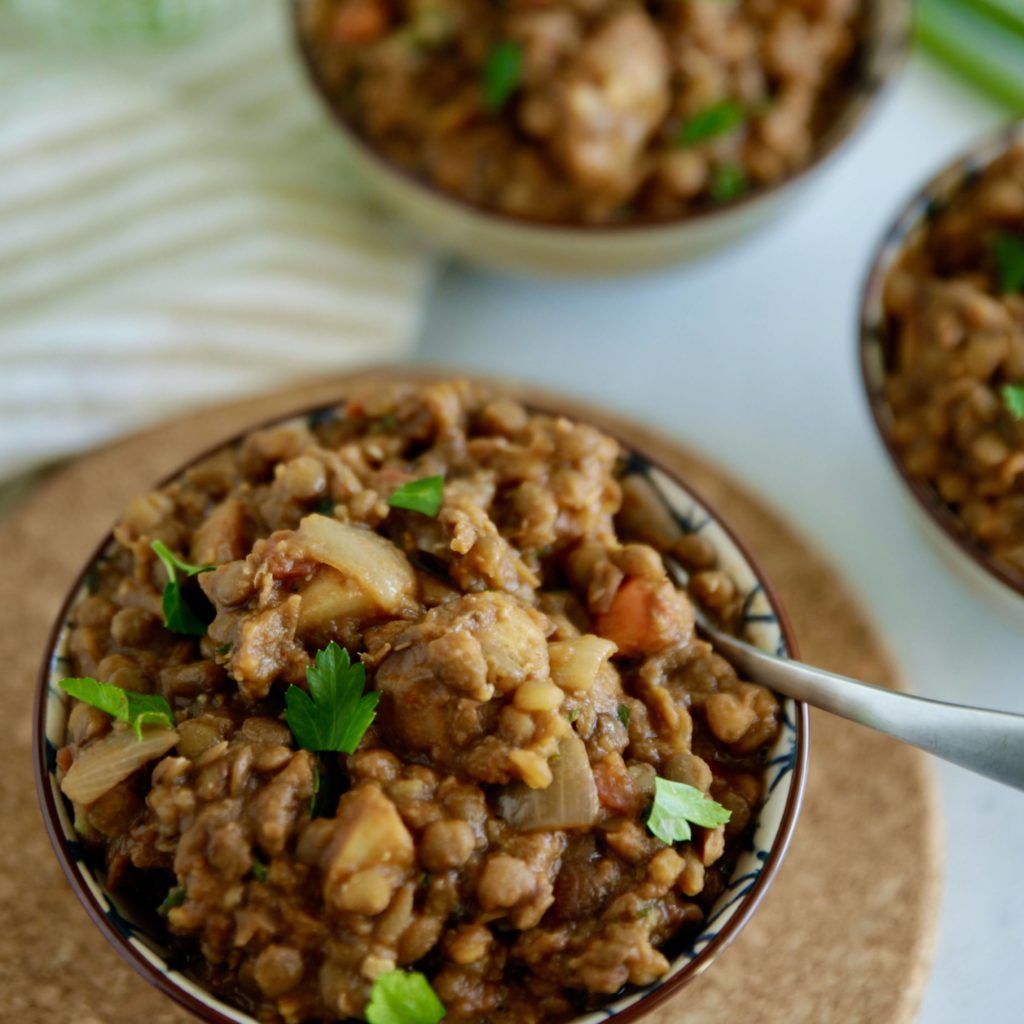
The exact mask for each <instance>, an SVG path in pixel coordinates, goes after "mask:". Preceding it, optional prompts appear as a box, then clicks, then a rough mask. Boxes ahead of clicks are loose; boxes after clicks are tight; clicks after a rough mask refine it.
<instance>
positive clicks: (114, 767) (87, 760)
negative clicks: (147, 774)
mask: <svg viewBox="0 0 1024 1024" xmlns="http://www.w3.org/2000/svg"><path fill="white" fill-rule="evenodd" d="M177 742H178V734H177V733H176V732H174V730H173V729H164V728H162V727H160V728H148V729H143V732H142V739H141V740H140V739H136V737H135V733H134V732H133V731H132V730H131V729H115V730H114V731H113V732H111V733H108V734H107V735H106V736H104V737H103V739H101V740H99V741H98V742H96V743H94V744H93V745H92V746H91V747H86V748H85V750H83V751H82V753H81V754H79V755H78V757H77V758H75V762H74V764H72V766H71V767H70V768H69V769H68V773H67V775H65V776H64V781H63V782H61V784H60V788H61V790H63V792H64V795H65V796H66V797H68V798H69V799H70V800H74V801H75V802H76V803H80V804H91V803H92V802H93V801H94V800H98V799H99V798H100V797H101V796H103V794H104V793H108V792H109V791H110V790H112V789H113V788H114V787H115V786H116V785H117V784H118V783H119V782H123V781H124V780H125V779H127V778H128V776H129V775H131V774H132V772H135V771H138V770H139V769H140V768H141V767H142V766H143V765H145V764H148V763H149V762H150V761H154V760H156V758H158V757H163V756H164V754H166V753H167V751H168V750H170V749H171V747H173V746H174V744H175V743H177Z"/></svg>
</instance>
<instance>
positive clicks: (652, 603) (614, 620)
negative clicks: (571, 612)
mask: <svg viewBox="0 0 1024 1024" xmlns="http://www.w3.org/2000/svg"><path fill="white" fill-rule="evenodd" d="M655 607H656V593H655V589H654V587H653V585H652V584H651V583H650V582H649V581H648V580H644V579H639V578H638V577H635V576H634V577H631V578H629V579H626V580H625V581H624V582H623V584H622V586H620V587H619V589H618V591H617V592H616V594H615V597H614V598H612V603H611V606H610V607H609V608H608V610H607V611H606V612H603V613H602V614H601V615H598V617H597V632H598V633H599V634H600V635H601V636H603V637H607V638H608V639H609V640H611V641H612V642H613V643H614V644H615V645H616V646H617V647H618V649H619V654H622V655H625V656H626V657H631V656H633V655H636V654H642V653H644V652H645V651H656V650H658V649H659V648H661V647H663V646H664V638H663V637H662V636H661V632H660V630H659V629H658V625H657V622H656V620H655Z"/></svg>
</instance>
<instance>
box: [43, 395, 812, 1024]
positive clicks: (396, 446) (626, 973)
mask: <svg viewBox="0 0 1024 1024" xmlns="http://www.w3.org/2000/svg"><path fill="white" fill-rule="evenodd" d="M669 558H671V559H675V560H677V561H678V562H680V563H681V564H683V565H684V566H685V567H686V568H687V569H688V571H689V573H690V576H691V586H690V590H689V592H686V591H682V590H679V589H677V588H676V587H675V586H674V585H673V583H672V582H671V580H670V578H669V576H668V575H667V573H666V559H669ZM697 600H699V601H701V602H702V603H703V604H704V606H705V608H706V609H707V610H708V612H709V613H710V614H711V615H713V616H715V617H716V619H717V620H718V621H720V622H721V623H722V624H723V625H724V626H725V627H726V628H728V629H730V630H733V631H735V632H737V633H741V634H743V635H745V636H747V637H748V638H749V639H750V640H751V641H752V642H753V643H756V644H758V645H759V646H761V647H763V648H765V649H767V650H770V651H772V652H780V653H786V652H789V653H793V638H792V636H791V635H790V633H789V631H788V628H787V626H786V623H785V620H784V618H783V617H782V611H781V609H780V607H779V605H778V601H777V599H776V597H775V595H774V593H773V591H772V590H771V588H770V585H769V583H768V581H767V580H765V579H764V577H763V575H762V574H761V573H760V571H759V569H758V568H757V566H756V564H755V563H754V562H753V561H752V560H751V559H750V557H749V556H748V555H747V554H746V552H745V551H744V549H743V548H742V547H741V545H740V543H739V542H738V541H737V540H736V539H735V538H734V537H733V535H732V534H731V533H730V532H729V531H728V529H727V527H726V526H725V525H724V524H723V523H722V522H721V521H720V520H719V518H718V517H717V516H716V515H715V514H714V513H713V512H712V511H711V510H710V509H709V508H708V507H707V506H706V504H704V503H703V502H702V501H701V500H700V499H699V498H697V497H696V496H695V495H694V494H693V493H692V492H691V491H690V490H689V489H688V488H687V487H686V485H685V484H684V483H683V482H682V481H680V480H678V479H676V478H674V477H673V476H672V475H671V474H670V473H668V472H666V471H664V470H663V469H661V468H659V467H658V466H657V465H655V464H654V463H652V462H650V461H649V460H647V459H646V458H645V457H644V456H643V454H642V453H640V452H637V451H634V450H627V449H625V448H624V447H623V446H622V445H621V444H620V443H619V442H618V441H616V440H615V439H614V438H612V437H610V436H608V435H606V434H604V433H602V432H601V431H599V430H598V429H596V428H594V427H591V426H588V425H587V424H585V423H579V422H574V421H572V420H570V419H568V418H566V417H563V416H560V415H557V414H556V413H551V412H547V411H543V410H539V409H534V408H530V407H527V406H524V405H523V404H520V403H519V402H518V401H514V400H512V399H509V398H506V397H502V396H501V395H500V394H494V393H491V392H490V391H488V390H486V389H483V388H480V387H478V386H475V385H472V384H469V383H466V382H463V381H434V382H431V383H426V384H409V385H399V384H391V385H387V386H383V385H375V386H363V387H360V388H359V389H357V390H353V391H352V392H351V393H350V394H347V395H346V396H344V400H343V401H339V403H338V404H337V405H335V406H332V407H328V408H321V409H316V410H313V411H310V412H305V413H303V414H302V415H299V416H296V417H293V418H291V419H288V420H284V421H281V422H276V423H273V424H270V425H265V426H261V427H259V428H256V429H253V430H251V431H250V432H248V433H246V434H245V435H243V436H241V437H239V438H237V439H235V440H234V441H232V442H231V443H229V444H227V445H224V446H222V447H220V448H218V449H217V450H215V451H213V452H210V453H207V454H206V455H204V456H202V457H200V458H198V459H197V460H195V461H194V462H192V463H191V464H190V465H188V466H186V467H185V468H184V469H182V470H181V471H180V472H179V473H177V474H175V475H174V476H173V477H172V478H171V479H169V480H168V481H166V482H165V483H163V484H162V485H160V486H157V487H156V488H155V489H154V490H152V491H151V492H150V493H148V494H144V495H140V496H139V497H138V498H136V499H135V500H134V501H133V502H131V504H130V505H129V506H128V508H126V509H125V511H124V513H123V515H122V516H121V518H120V519H119V520H118V522H117V523H116V525H115V526H114V528H113V530H112V533H111V534H110V536H108V537H107V538H106V539H104V540H103V542H102V543H101V545H100V547H99V549H98V551H97V554H96V556H95V557H94V558H93V559H92V560H91V561H90V562H89V564H88V565H87V566H85V567H84V569H83V572H82V575H81V576H80V578H79V580H78V582H77V583H76V584H75V585H74V586H73V588H72V589H71V592H70V593H69V595H68V599H67V602H66V605H65V607H64V609H63V610H62V611H61V614H60V616H59V620H58V623H57V625H56V627H55V630H54V636H53V641H52V646H51V648H50V649H49V650H48V651H47V652H46V655H45V659H44V665H43V669H42V673H41V678H40V689H39V697H38V705H37V719H36V730H37V731H36V737H35V738H36V770H37V781H38V785H39V792H40V799H41V803H42V806H43V810H44V815H45V817H46V820H47V823H48V826H49V828H50V833H51V838H52V841H53V844H54V848H55V850H56V852H57V856H58V858H59V859H60V861H61V864H62V866H63V869H64V871H65V873H66V875H67V877H68V879H69V880H70V882H71V884H72V886H73V887H74V888H75V890H76V892H77V894H78V896H79V898H80V899H81V900H82V902H83V904H84V905H85V907H86V909H87V910H88V911H89V913H90V914H91V916H92V917H93V919H94V920H95V922H96V923H97V924H98V926H99V927H100V929H101V930H102V931H103V932H104V934H105V935H106V937H107V938H108V939H109V940H110V941H111V942H112V943H113V944H114V945H115V946H116V947H117V949H118V950H119V952H121V954H122V955H124V956H125V957H126V958H127V959H128V960H129V961H130V962H131V963H132V964H133V965H134V966H135V967H136V968H137V969H138V970H140V971H141V972H142V973H143V974H144V975H145V976H146V977H147V978H148V979H149V980H150V981H151V982H152V983H153V984H155V985H157V986H158V987H159V988H161V989H162V990H163V991H164V992H166V993H167V994H169V995H170V996H172V997H173V998H174V999H176V1000H177V1001H178V1002H180V1003H181V1004H182V1005H184V1006H186V1007H187V1008H188V1009H190V1010H192V1011H193V1012H195V1013H197V1014H198V1015H199V1016H200V1017H201V1018H203V1019H205V1020H208V1021H215V1022H225V1021H234V1022H247V1024H253V1022H255V1021H257V1020H259V1021H261V1022H270V1021H275V1022H285V1024H302V1022H307V1021H309V1022H312V1021H317V1022H322V1021H347V1020H366V1021H368V1022H370V1024H386V1022H394V1021H400V1022H408V1024H424V1022H426V1024H432V1022H436V1021H438V1020H440V1019H442V1016H443V1019H444V1020H446V1021H449V1022H464V1024H469V1022H481V1021H488V1022H492V1024H513V1022H515V1024H563V1022H569V1021H573V1022H577V1024H583V1022H593V1021H603V1020H608V1019H610V1018H613V1017H614V1018H616V1019H621V1020H622V1021H629V1020H635V1019H636V1018H637V1017H638V1016H641V1015H642V1014H643V1013H645V1012H646V1011H647V1010H649V1009H650V1008H651V1007H653V1006H655V1005H657V1004H658V1003H659V1002H661V1001H662V1000H664V999H666V998H668V997H669V996H671V995H672V994H673V993H674V992H676V991H678V989H679V988H680V987H681V986H682V985H684V984H685V983H686V982H687V981H688V980H690V979H691V978H693V977H694V976H696V974H698V973H699V972H700V971H701V970H703V969H704V968H705V967H707V966H708V964H710V962H711V960H712V959H713V958H714V956H715V955H716V953H717V952H718V951H719V950H720V949H721V948H722V947H723V946H724V945H725V944H727V943H728V942H729V941H730V940H731V938H732V937H733V936H734V935H735V934H736V933H737V932H738V930H739V929H740V928H741V927H742V925H743V923H744V922H745V921H746V920H747V918H748V917H749V915H750V914H751V913H752V912H753V910H754V908H755V907H756V905H757V903H758V901H759V900H760V898H761V896H762V895H763V893H764V890H765V888H766V887H767V885H768V884H769V882H770V880H771V878H772V877H773V875H774V873H775V871H776V870H777V868H778V866H779V863H780V861H781V858H782V856H783V854H784V852H785V849H786V846H787V844H788V842H789V838H790V836H791V834H792V830H793V827H794V823H795V820H796V814H797V810H798V806H799V802H800V797H801V793H802V786H803V778H804V770H805V751H806V716H805V710H804V709H803V707H802V706H800V705H797V704H795V703H794V702H792V701H789V700H785V699H781V698H779V697H777V696H776V695H775V694H773V693H771V692H770V691H768V690H766V689H764V688H763V687H760V686H757V685H754V684H752V683H749V682H746V681H744V680H742V679H740V678H738V677H737V675H736V673H735V672H734V671H733V669H732V668H731V666H730V665H729V664H728V663H727V662H726V661H725V660H724V659H723V658H721V657H720V656H719V655H718V654H717V653H716V652H715V650H714V649H713V647H712V646H711V645H709V644H708V643H705V642H704V641H702V640H701V639H699V638H698V636H697V635H696V633H695V631H694V616H693V602H694V601H697Z"/></svg>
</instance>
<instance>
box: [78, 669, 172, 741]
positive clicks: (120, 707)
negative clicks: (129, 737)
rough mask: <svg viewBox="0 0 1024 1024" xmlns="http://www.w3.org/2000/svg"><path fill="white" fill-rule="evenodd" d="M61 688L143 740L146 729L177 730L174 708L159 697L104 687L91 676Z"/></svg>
mask: <svg viewBox="0 0 1024 1024" xmlns="http://www.w3.org/2000/svg"><path fill="white" fill-rule="evenodd" d="M60 688H61V689H62V690H63V691H64V692H65V693H67V694H70V695H71V696H72V697H75V698H76V699H78V700H80V701H82V703H83V704H88V705H90V706H91V707H94V708H98V709H99V710H100V711H105V712H106V713H107V714H108V715H110V716H111V718H116V719H117V720H118V721H119V722H127V723H128V724H129V725H130V726H131V727H132V728H133V729H134V730H135V735H136V736H137V737H138V738H139V739H140V740H141V739H142V727H143V726H144V725H163V726H166V727H167V728H168V729H173V728H174V715H173V713H172V712H171V706H170V704H168V703H167V701H166V700H164V698H163V697H159V696H157V695H156V694H151V693H133V692H132V691H131V690H122V689H121V687H120V686H114V684H113V683H101V682H100V681H99V680H97V679H92V678H90V677H88V676H87V677H85V678H84V679H62V680H61V682H60Z"/></svg>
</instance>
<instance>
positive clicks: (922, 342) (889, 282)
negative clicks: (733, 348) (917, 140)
mask: <svg viewBox="0 0 1024 1024" xmlns="http://www.w3.org/2000/svg"><path fill="white" fill-rule="evenodd" d="M861 332H862V333H861V357H862V366H863V372H864V381H865V386H866V388H867V393H868V398H869V402H870V405H871V410H872V413H873V415H874V418H875V423H876V425H877V427H878V429H879V431H880V433H881V436H882V439H883V441H884V443H885V445H886V447H887V449H888V451H889V454H890V455H891V457H892V459H893V462H894V465H895V466H896V468H897V470H898V472H899V473H900V475H901V476H902V478H903V480H904V481H905V482H906V484H907V486H908V487H909V489H910V491H911V493H912V494H913V496H914V498H915V500H916V503H917V505H918V507H919V508H920V509H921V510H922V511H924V513H925V521H926V523H927V524H928V526H929V527H930V530H931V534H932V536H933V537H935V538H936V539H937V540H938V542H939V543H940V545H941V546H942V549H943V550H944V551H946V552H947V553H949V554H950V555H951V557H952V558H953V559H954V561H955V563H956V565H957V566H958V567H959V568H961V569H962V570H963V571H964V572H965V573H967V574H968V575H969V577H970V579H971V580H973V581H974V582H976V583H977V584H979V585H980V586H981V587H982V588H983V589H984V590H985V591H986V592H987V593H989V594H990V595H992V596H993V597H995V598H996V599H997V600H998V601H999V602H1000V603H1001V604H1002V605H1003V606H1004V607H1007V608H1012V609H1013V611H1015V612H1018V611H1020V610H1022V609H1024V601H1021V597H1022V596H1024V128H1022V126H1021V125H1014V126H1012V127H1011V128H1009V129H1006V130H1005V131H1003V132H1000V133H999V135H998V136H997V137H995V138H990V139H987V140H985V142H983V143H981V144H980V145H978V146H976V147H974V148H972V149H971V150H970V152H969V153H967V155H965V156H964V157H962V158H960V159H958V160H957V161H956V162H955V163H953V164H952V165H951V166H950V167H948V168H946V169H945V170H944V171H943V172H942V173H941V174H939V175H938V176H937V177H936V178H935V179H934V180H933V181H931V182H929V184H928V185H927V186H926V187H925V188H924V189H923V190H922V191H921V192H920V193H919V194H918V195H917V196H915V197H914V199H913V200H912V201H911V202H910V203H909V204H908V205H907V206H906V208H905V209H904V210H903V211H902V213H901V214H900V216H899V217H898V219H897V221H896V223H895V225H894V226H893V228H892V229H891V230H890V232H889V233H888V234H887V236H886V238H885V240H884V241H883V243H882V245H881V247H880V249H879V251H878V253H877V255H876V258H875V261H874V264H873V268H872V271H871V275H870V277H869V280H868V283H867V287H866V290H865V295H864V305H863V310H862V323H861Z"/></svg>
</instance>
